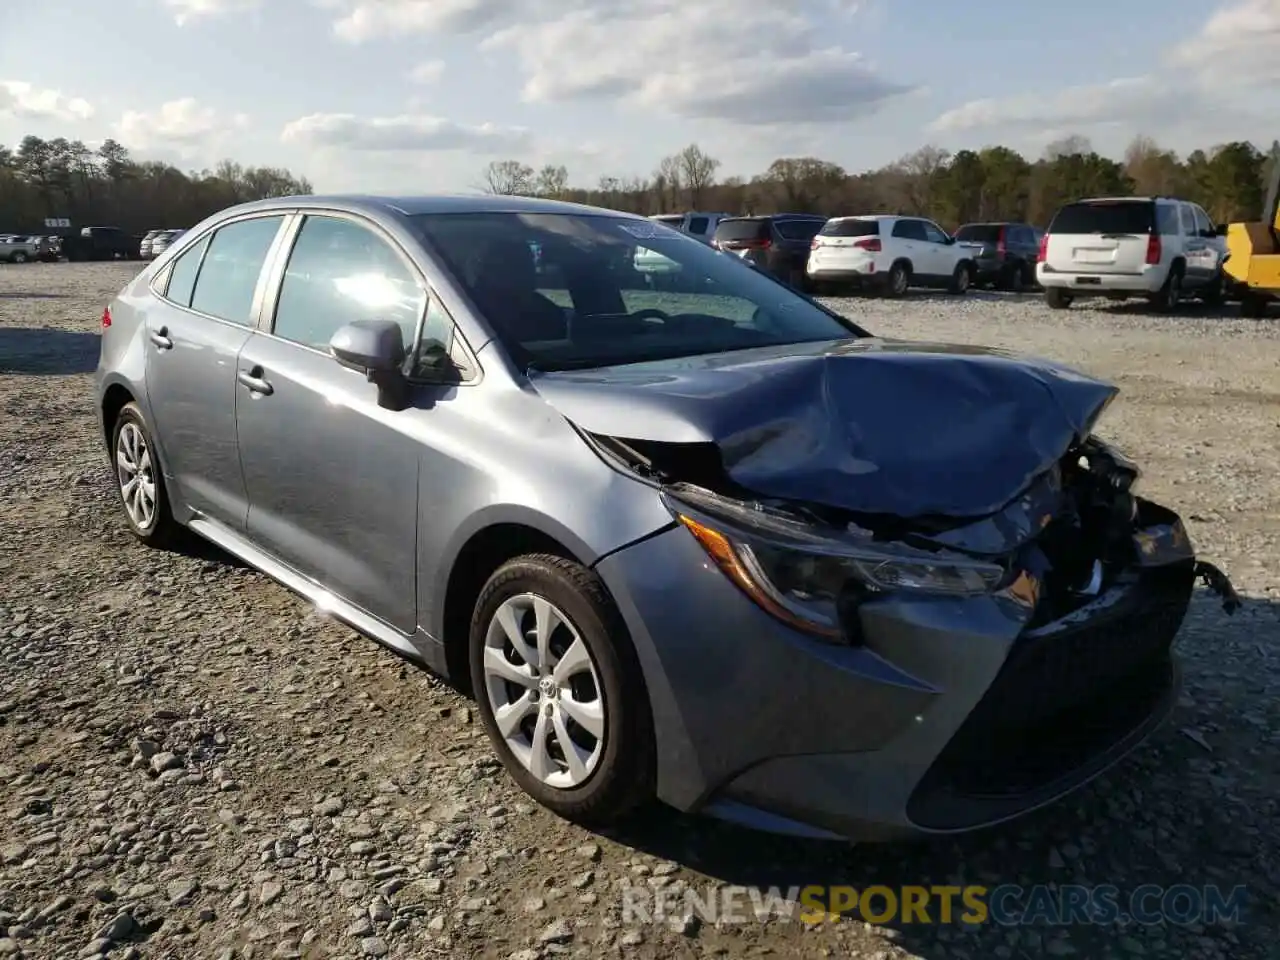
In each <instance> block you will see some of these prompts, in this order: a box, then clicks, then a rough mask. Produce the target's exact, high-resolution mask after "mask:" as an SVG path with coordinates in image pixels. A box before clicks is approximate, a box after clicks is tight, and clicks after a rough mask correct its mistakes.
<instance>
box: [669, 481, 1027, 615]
mask: <svg viewBox="0 0 1280 960" xmlns="http://www.w3.org/2000/svg"><path fill="white" fill-rule="evenodd" d="M663 498H664V502H665V503H666V505H667V508H668V509H669V510H670V511H671V512H672V514H673V515H674V516H675V517H676V519H678V520H679V521H680V523H681V524H683V525H684V527H685V528H686V529H687V530H688V531H689V532H690V533H692V534H693V536H694V538H695V539H696V540H697V541H698V543H699V544H700V545H701V546H702V548H703V549H704V550H706V552H707V554H708V555H709V556H710V557H711V559H712V560H713V561H714V562H715V564H716V566H717V567H719V568H720V570H721V571H722V572H723V573H724V574H725V575H726V576H727V577H728V578H729V579H730V580H732V581H733V582H734V583H735V584H736V585H737V586H738V587H739V588H740V589H741V590H742V591H743V592H744V593H746V594H747V596H748V597H750V598H751V599H752V600H754V601H755V602H756V604H757V605H759V606H760V607H762V608H763V609H764V610H765V611H767V612H768V613H770V614H772V615H773V616H775V617H777V618H778V619H780V620H782V621H784V622H786V623H788V624H789V625H791V626H793V627H795V628H796V629H799V630H802V631H804V632H806V633H810V634H813V635H816V636H820V637H823V638H825V639H837V638H839V637H840V635H841V630H840V619H839V608H840V604H841V602H842V599H844V598H847V597H849V596H850V595H853V596H865V595H867V594H868V593H871V594H874V593H887V592H892V591H899V592H914V593H922V594H933V595H937V596H951V597H969V596H978V595H981V594H986V593H991V592H993V591H994V590H996V589H998V588H999V587H1000V586H1001V585H1002V583H1003V581H1004V580H1005V579H1006V570H1005V568H1004V567H1003V566H1002V565H1000V564H998V563H992V562H990V561H986V560H980V559H975V558H973V557H968V556H965V555H963V554H958V553H954V552H949V551H942V550H939V551H930V550H918V549H915V548H913V547H910V546H907V545H904V544H899V543H886V542H878V541H875V540H874V539H872V538H871V536H870V534H867V533H865V532H862V533H858V532H854V531H845V530H840V529H836V528H820V527H818V526H816V525H814V524H811V523H808V522H806V521H805V520H803V519H802V518H798V517H795V516H792V515H789V514H786V513H782V512H779V511H774V510H771V509H767V508H764V507H761V506H758V505H753V504H747V503H743V502H741V501H738V500H732V499H729V498H727V497H721V496H719V495H718V494H715V493H713V492H711V491H709V490H705V489H702V488H700V487H694V486H691V485H687V484H677V485H674V486H671V487H667V488H665V489H664V491H663Z"/></svg>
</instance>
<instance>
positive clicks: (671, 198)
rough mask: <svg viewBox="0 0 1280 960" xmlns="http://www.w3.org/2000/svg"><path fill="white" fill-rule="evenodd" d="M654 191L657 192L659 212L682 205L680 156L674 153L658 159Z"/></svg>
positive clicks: (654, 176) (654, 175) (654, 177)
mask: <svg viewBox="0 0 1280 960" xmlns="http://www.w3.org/2000/svg"><path fill="white" fill-rule="evenodd" d="M653 182H654V191H655V192H656V193H657V199H658V212H659V213H664V212H667V211H670V210H674V209H675V208H676V207H678V206H679V205H680V185H681V173H680V157H679V155H672V156H670V157H663V158H662V159H661V160H659V161H658V169H657V170H656V171H654V174H653Z"/></svg>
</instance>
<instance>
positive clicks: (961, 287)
mask: <svg viewBox="0 0 1280 960" xmlns="http://www.w3.org/2000/svg"><path fill="white" fill-rule="evenodd" d="M972 283H973V267H971V266H970V265H969V264H967V263H960V264H957V265H956V269H955V271H954V272H953V273H952V274H951V282H950V283H948V284H947V292H948V293H954V294H957V295H959V294H964V293H968V292H969V286H970V284H972Z"/></svg>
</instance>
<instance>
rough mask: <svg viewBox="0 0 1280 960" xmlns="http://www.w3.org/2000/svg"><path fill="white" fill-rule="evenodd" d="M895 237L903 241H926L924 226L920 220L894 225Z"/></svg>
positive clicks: (904, 221) (902, 221)
mask: <svg viewBox="0 0 1280 960" xmlns="http://www.w3.org/2000/svg"><path fill="white" fill-rule="evenodd" d="M893 235H894V236H895V237H898V238H899V239H901V240H924V239H925V235H924V224H923V223H921V222H920V221H919V220H899V221H898V222H897V223H895V224H894V225H893Z"/></svg>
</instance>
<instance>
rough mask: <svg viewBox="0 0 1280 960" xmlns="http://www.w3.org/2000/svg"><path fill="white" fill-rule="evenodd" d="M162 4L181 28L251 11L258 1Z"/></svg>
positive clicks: (194, 0) (175, 1) (183, 0)
mask: <svg viewBox="0 0 1280 960" xmlns="http://www.w3.org/2000/svg"><path fill="white" fill-rule="evenodd" d="M162 2H163V3H164V5H165V6H166V7H168V8H169V9H170V10H171V11H173V19H174V21H175V22H176V23H177V24H178V26H180V27H181V26H185V25H186V24H188V23H191V22H193V21H195V20H207V19H210V18H212V17H221V16H225V15H227V14H229V13H238V12H240V11H243V10H251V9H253V8H254V7H256V6H258V2H259V0H162Z"/></svg>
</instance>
